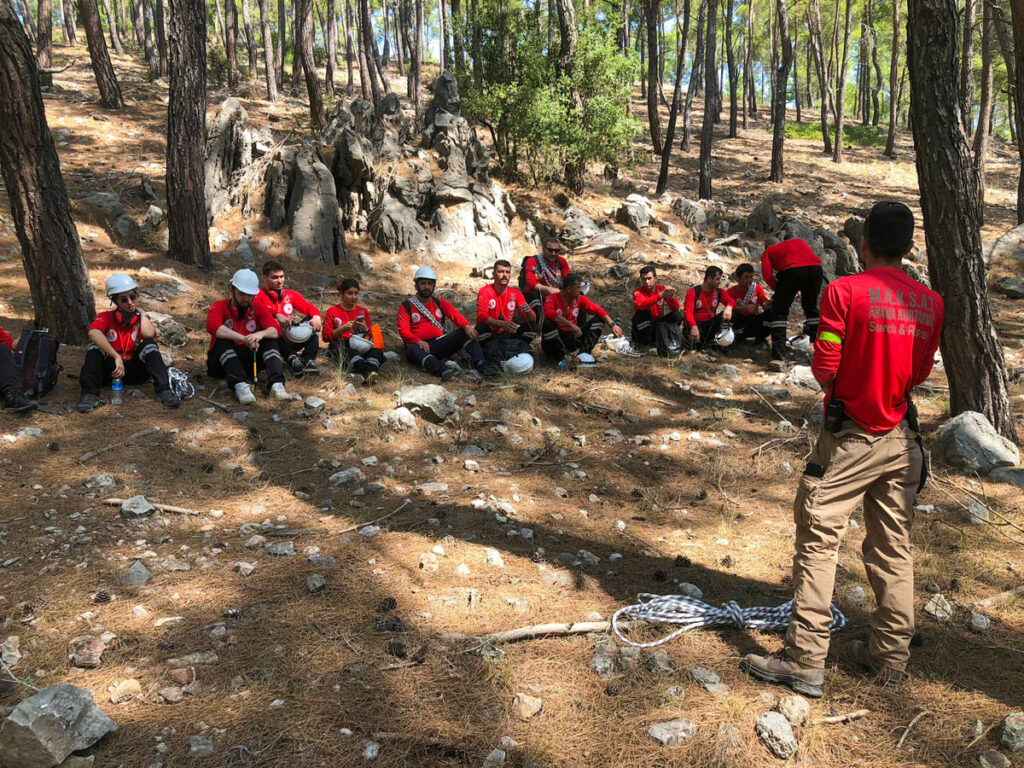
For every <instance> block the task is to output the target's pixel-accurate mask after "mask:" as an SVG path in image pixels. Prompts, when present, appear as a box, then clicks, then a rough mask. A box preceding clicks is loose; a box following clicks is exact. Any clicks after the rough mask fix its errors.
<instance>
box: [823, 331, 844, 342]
mask: <svg viewBox="0 0 1024 768" xmlns="http://www.w3.org/2000/svg"><path fill="white" fill-rule="evenodd" d="M818 341H832V342H835V343H836V344H842V343H843V339H842V337H841V336H837V335H836V334H834V333H832V331H822V332H821V333H820V334H818Z"/></svg>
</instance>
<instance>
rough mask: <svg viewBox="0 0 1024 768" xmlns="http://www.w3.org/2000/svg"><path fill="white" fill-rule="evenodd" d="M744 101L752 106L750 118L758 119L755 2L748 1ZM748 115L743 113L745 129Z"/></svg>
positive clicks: (752, 0)
mask: <svg viewBox="0 0 1024 768" xmlns="http://www.w3.org/2000/svg"><path fill="white" fill-rule="evenodd" d="M743 76H744V77H745V78H746V80H747V85H746V86H745V87H744V89H743V91H744V93H743V98H744V101H746V102H748V103H749V104H750V116H751V117H752V118H757V88H756V85H755V83H754V0H747V54H746V58H745V59H744V62H743ZM746 118H747V114H746V112H744V113H743V127H744V128H746V127H747V120H746Z"/></svg>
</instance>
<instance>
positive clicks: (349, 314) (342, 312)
mask: <svg viewBox="0 0 1024 768" xmlns="http://www.w3.org/2000/svg"><path fill="white" fill-rule="evenodd" d="M338 293H340V294H341V301H340V302H339V303H338V304H335V305H334V306H333V307H331V308H330V309H328V310H327V316H326V317H325V318H324V341H326V342H327V356H328V357H329V358H330V359H331V360H333V361H334V362H335V363H337V364H338V365H345V366H347V367H348V370H350V371H351V372H352V373H353V374H355V375H356V376H358V377H360V378H361V379H362V380H363V384H366V385H367V386H373V385H374V384H376V383H377V372H378V371H379V370H380V367H381V366H382V365H383V364H384V350H382V349H377V348H376V347H374V346H373V342H371V341H370V340H368V339H367V338H366V336H365V335H364V334H366V332H367V331H369V330H370V329H371V328H372V327H373V323H372V322H371V320H370V311H369V310H368V309H367V308H366V307H361V306H359V304H358V301H359V281H358V280H355V279H353V278H351V277H349V278H346V279H344V280H342V281H341V283H340V284H339V285H338ZM378 330H379V329H378Z"/></svg>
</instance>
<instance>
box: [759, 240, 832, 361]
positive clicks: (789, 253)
mask: <svg viewBox="0 0 1024 768" xmlns="http://www.w3.org/2000/svg"><path fill="white" fill-rule="evenodd" d="M764 244H765V246H767V247H766V248H765V249H764V253H763V254H761V277H763V278H764V281H765V282H766V283H767V284H768V286H769V287H770V288H771V289H772V290H774V291H775V293H774V294H772V311H771V314H770V316H768V317H766V318H765V321H764V324H765V326H767V327H768V329H769V331H770V332H771V335H772V359H773V360H788V359H789V355H788V353H787V352H786V328H787V326H788V324H789V308H790V307H791V306H793V300H794V299H795V298H796V295H797V293H799V294H800V306H801V307H803V310H804V318H805V320H804V329H803V332H804V335H805V336H810V337H811V338H812V339H813V338H814V336H815V334H816V333H817V332H818V294H819V293H821V282H822V280H823V279H824V273H823V272H822V271H821V259H819V258H818V257H817V256H815V255H814V251H812V250H811V246H809V245H808V244H807V243H806V242H805V241H803V240H801V239H800V238H793V239H792V240H784V241H783V242H781V243H780V242H779V240H778V238H775V237H770V236H769V237H767V238H766V239H765V241H764Z"/></svg>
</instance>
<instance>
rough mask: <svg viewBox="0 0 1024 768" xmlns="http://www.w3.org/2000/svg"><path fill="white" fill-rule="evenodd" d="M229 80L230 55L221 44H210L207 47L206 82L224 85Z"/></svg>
mask: <svg viewBox="0 0 1024 768" xmlns="http://www.w3.org/2000/svg"><path fill="white" fill-rule="evenodd" d="M227 81H228V55H227V52H226V51H225V50H224V48H222V47H221V46H209V47H207V49H206V82H207V83H208V84H211V85H213V84H216V85H218V86H221V85H224V84H225V83H227Z"/></svg>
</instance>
